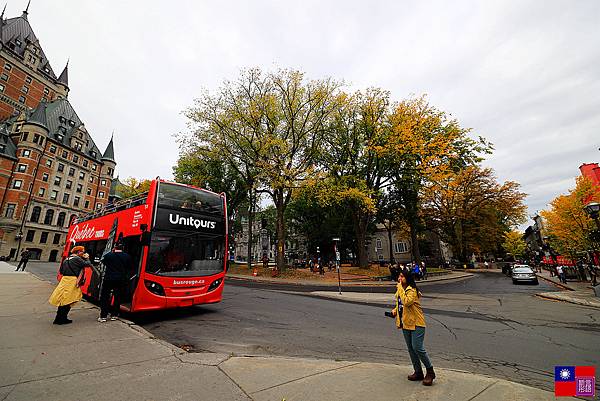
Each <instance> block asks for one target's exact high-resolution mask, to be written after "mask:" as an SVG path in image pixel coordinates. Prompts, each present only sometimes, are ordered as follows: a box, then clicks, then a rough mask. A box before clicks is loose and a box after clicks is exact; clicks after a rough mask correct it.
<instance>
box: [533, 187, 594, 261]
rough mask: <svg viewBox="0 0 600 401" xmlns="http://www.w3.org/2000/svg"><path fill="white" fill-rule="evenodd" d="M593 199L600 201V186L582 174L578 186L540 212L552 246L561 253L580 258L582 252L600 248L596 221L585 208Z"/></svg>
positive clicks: (558, 197) (572, 257)
mask: <svg viewBox="0 0 600 401" xmlns="http://www.w3.org/2000/svg"><path fill="white" fill-rule="evenodd" d="M592 201H595V202H600V188H598V187H597V186H595V185H594V184H593V183H592V182H591V181H590V180H589V179H588V178H586V177H583V176H580V177H578V178H577V184H576V186H575V189H572V190H570V191H569V193H568V194H566V195H560V196H557V197H556V198H555V199H554V200H553V201H552V202H550V209H548V210H544V211H542V212H541V213H540V214H541V215H542V217H543V218H544V222H545V228H546V230H547V234H548V239H549V241H550V245H552V247H553V248H554V249H556V250H557V251H558V252H560V253H561V254H562V255H566V256H569V257H570V258H571V259H577V258H578V257H579V256H580V255H581V254H582V253H586V252H588V251H590V250H593V249H598V244H596V243H594V241H593V240H592V233H593V232H594V230H595V228H596V226H595V223H594V221H593V220H592V219H591V218H590V217H589V216H588V214H587V213H586V212H585V210H584V206H585V205H586V204H587V203H589V202H592Z"/></svg>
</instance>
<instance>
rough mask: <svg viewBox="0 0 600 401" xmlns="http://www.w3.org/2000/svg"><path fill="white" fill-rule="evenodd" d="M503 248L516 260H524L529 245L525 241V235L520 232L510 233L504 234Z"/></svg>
mask: <svg viewBox="0 0 600 401" xmlns="http://www.w3.org/2000/svg"><path fill="white" fill-rule="evenodd" d="M502 248H504V250H505V251H506V252H507V253H509V254H511V255H512V256H513V257H514V258H515V259H517V258H522V257H523V255H524V254H525V249H526V248H527V244H526V243H525V240H524V239H523V235H522V234H521V233H519V232H518V231H508V232H506V233H505V234H504V242H503V243H502Z"/></svg>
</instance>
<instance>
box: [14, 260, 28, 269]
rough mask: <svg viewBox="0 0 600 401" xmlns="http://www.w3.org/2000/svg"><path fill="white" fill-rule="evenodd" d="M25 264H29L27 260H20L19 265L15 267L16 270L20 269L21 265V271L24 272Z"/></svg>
mask: <svg viewBox="0 0 600 401" xmlns="http://www.w3.org/2000/svg"><path fill="white" fill-rule="evenodd" d="M27 262H29V259H21V261H20V262H19V265H18V266H17V270H16V271H19V269H20V268H21V265H23V269H21V270H23V271H25V267H26V266H27Z"/></svg>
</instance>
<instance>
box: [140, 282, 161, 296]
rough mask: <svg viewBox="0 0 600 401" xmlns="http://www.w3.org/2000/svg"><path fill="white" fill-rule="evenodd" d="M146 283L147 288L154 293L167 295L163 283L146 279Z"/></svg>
mask: <svg viewBox="0 0 600 401" xmlns="http://www.w3.org/2000/svg"><path fill="white" fill-rule="evenodd" d="M144 284H146V288H147V289H148V291H150V292H151V293H153V294H156V295H161V296H164V295H165V289H164V288H163V286H162V285H160V284H158V283H155V282H154V281H149V280H144Z"/></svg>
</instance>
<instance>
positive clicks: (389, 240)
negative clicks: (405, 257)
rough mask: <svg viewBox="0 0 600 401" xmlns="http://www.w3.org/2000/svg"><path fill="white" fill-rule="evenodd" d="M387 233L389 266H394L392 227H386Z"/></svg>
mask: <svg viewBox="0 0 600 401" xmlns="http://www.w3.org/2000/svg"><path fill="white" fill-rule="evenodd" d="M386 229H387V233H388V243H389V244H390V264H394V262H395V260H394V246H393V245H394V244H392V225H391V224H390V225H389V226H388V227H386Z"/></svg>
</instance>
